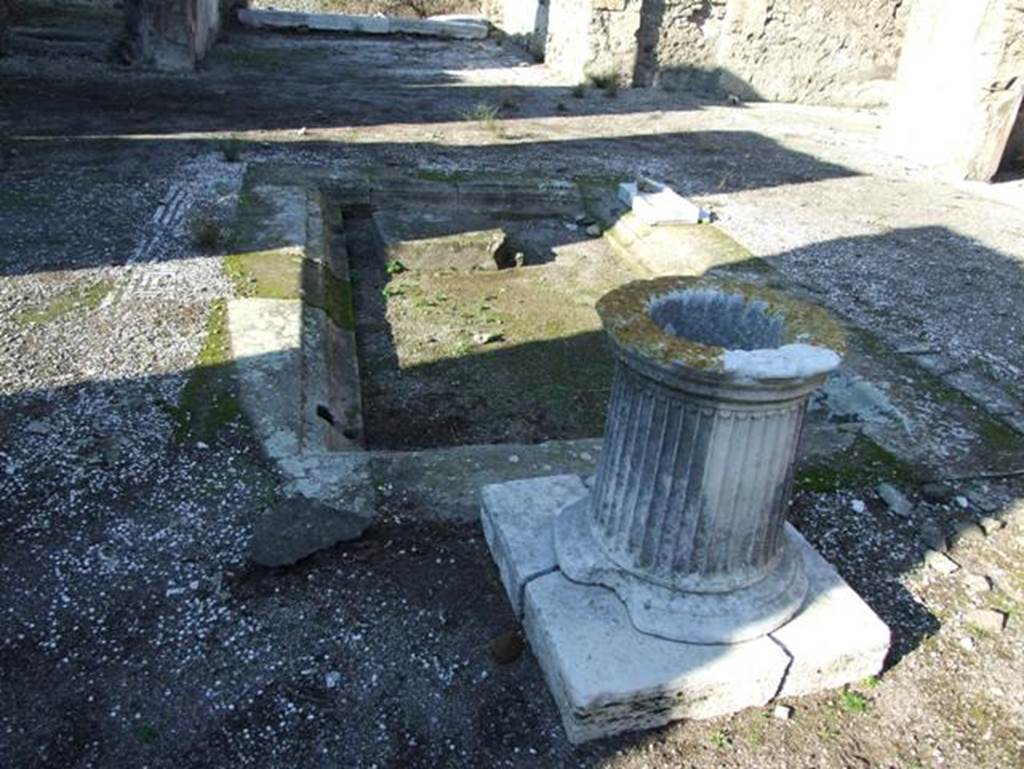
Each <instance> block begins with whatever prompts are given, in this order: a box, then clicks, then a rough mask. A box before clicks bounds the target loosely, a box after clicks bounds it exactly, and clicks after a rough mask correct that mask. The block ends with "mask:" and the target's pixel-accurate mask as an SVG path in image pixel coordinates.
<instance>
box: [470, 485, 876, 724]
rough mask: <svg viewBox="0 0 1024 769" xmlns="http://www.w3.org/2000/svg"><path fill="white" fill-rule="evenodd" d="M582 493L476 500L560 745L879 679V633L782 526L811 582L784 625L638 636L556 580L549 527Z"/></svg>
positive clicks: (621, 614)
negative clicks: (688, 639)
mask: <svg viewBox="0 0 1024 769" xmlns="http://www.w3.org/2000/svg"><path fill="white" fill-rule="evenodd" d="M586 495H587V489H586V487H585V486H584V485H583V483H582V481H581V480H580V479H579V478H578V477H577V476H573V475H561V476H551V477H546V478H532V479H528V480H520V481H513V482H510V483H502V484H494V485H491V486H485V487H484V488H483V490H482V493H481V498H482V516H481V519H482V523H483V527H484V534H485V536H486V538H487V542H488V544H489V545H490V547H491V554H492V555H493V557H494V559H495V562H496V563H497V565H498V569H499V572H500V573H501V577H502V583H503V584H504V586H505V590H506V592H507V593H508V596H509V600H510V601H511V602H512V605H513V607H514V608H515V610H516V613H517V614H518V615H519V616H520V617H521V618H522V621H523V625H524V627H525V630H526V635H527V637H528V639H529V641H530V646H531V648H532V649H533V653H534V655H535V656H536V658H537V660H538V662H539V663H540V665H541V668H542V669H543V671H544V676H545V679H546V680H547V682H548V686H549V688H550V689H551V693H552V695H553V696H554V699H555V702H556V703H557V705H558V708H559V711H560V712H561V715H562V721H563V724H564V726H565V730H566V733H567V735H568V737H569V739H570V741H572V742H574V743H580V742H585V741H587V740H591V739H596V738H599V737H607V736H610V735H613V734H618V733H620V732H624V731H632V730H637V729H646V728H651V727H655V726H661V725H663V724H666V723H669V722H671V721H674V720H677V719H681V718H697V719H700V718H712V717H715V716H720V715H724V714H727V713H731V712H735V711H737V710H742V709H743V708H746V707H758V706H763V705H765V704H766V703H768V702H770V701H771V700H772V699H774V698H776V697H780V696H783V697H789V696H797V695H801V694H808V693H810V692H814V691H819V690H822V689H828V688H834V687H838V686H842V685H843V684H846V683H850V682H854V681H858V680H861V679H863V678H865V677H867V676H869V675H873V674H875V673H877V672H878V671H879V670H881V668H882V664H883V662H884V661H885V656H886V654H887V653H888V650H889V629H888V627H886V625H885V624H884V623H883V622H882V621H881V620H880V619H879V618H878V617H877V615H875V613H874V612H873V611H872V610H871V609H870V608H869V607H868V606H867V604H865V603H864V602H863V601H862V600H861V599H860V597H859V596H858V595H857V594H856V593H855V592H854V591H853V590H852V589H851V588H850V587H849V586H848V585H847V584H846V583H845V582H844V581H843V579H842V578H841V577H840V576H839V575H838V573H836V571H835V569H833V568H832V567H831V566H830V565H829V564H828V563H827V562H826V561H825V560H824V559H823V558H822V557H821V556H820V555H818V553H817V552H816V551H815V550H814V548H813V547H811V546H810V544H808V543H807V541H806V540H805V539H804V538H803V537H802V536H801V535H800V534H799V532H797V531H796V529H794V528H792V527H791V526H788V525H787V529H786V533H787V536H789V537H790V539H791V541H792V543H793V545H794V547H795V548H796V549H797V551H798V552H799V553H800V557H801V558H802V559H803V562H804V567H805V569H806V573H807V576H808V579H809V581H810V590H809V592H808V597H807V599H806V601H805V602H804V605H803V607H802V608H801V610H800V611H799V612H798V613H797V615H796V616H795V617H794V618H793V619H792V620H790V621H789V622H788V623H786V624H785V625H783V626H782V627H780V628H779V629H777V630H775V631H773V632H772V633H769V634H768V635H765V636H761V637H760V638H757V639H754V640H751V641H746V642H744V643H736V644H688V643H680V642H676V641H668V640H665V639H663V638H658V637H655V636H652V635H646V634H644V633H640V632H639V631H637V630H636V628H634V627H633V625H632V624H631V622H630V620H629V616H628V614H627V613H626V610H625V607H624V606H623V604H622V603H621V601H620V600H619V599H618V597H617V596H616V595H615V594H614V593H613V592H612V591H610V590H608V589H606V588H602V587H597V586H594V585H583V584H579V583H576V582H572V581H571V580H569V579H567V578H566V577H565V576H564V575H563V574H562V573H561V572H560V571H559V570H558V564H557V562H556V560H555V553H554V546H553V541H552V536H553V534H552V531H553V528H552V524H553V521H554V518H555V517H556V516H557V515H558V514H559V512H560V511H561V510H562V509H563V508H564V507H566V506H568V505H570V504H572V503H573V502H576V501H578V500H580V499H582V498H584V497H585V496H586Z"/></svg>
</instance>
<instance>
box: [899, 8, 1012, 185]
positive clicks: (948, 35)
mask: <svg viewBox="0 0 1024 769" xmlns="http://www.w3.org/2000/svg"><path fill="white" fill-rule="evenodd" d="M1022 98H1024V0H972V2H964V1H963V0H916V2H915V3H914V5H913V7H912V11H911V16H910V20H909V23H908V27H907V34H906V38H905V40H904V44H903V52H902V54H901V56H900V64H899V70H898V72H897V79H896V93H895V95H894V97H893V100H892V108H891V110H890V114H889V117H888V122H887V126H886V131H887V143H888V144H889V146H890V148H891V149H892V150H893V151H895V152H897V153H899V154H901V155H903V156H905V157H907V158H909V159H911V160H913V161H915V162H918V163H922V164H925V165H928V166H932V167H934V168H936V169H937V170H939V171H941V172H943V173H944V174H947V175H951V176H955V177H957V178H961V179H962V178H967V179H978V180H988V179H991V178H992V176H993V175H994V174H995V173H996V171H997V170H998V169H999V166H1000V163H1001V162H1002V160H1003V157H1004V155H1005V153H1006V149H1007V144H1008V142H1009V140H1010V136H1011V133H1012V131H1013V128H1014V124H1015V121H1016V120H1017V115H1018V114H1019V112H1020V108H1021V100H1022Z"/></svg>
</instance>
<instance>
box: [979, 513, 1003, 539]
mask: <svg viewBox="0 0 1024 769" xmlns="http://www.w3.org/2000/svg"><path fill="white" fill-rule="evenodd" d="M978 525H979V526H980V527H981V530H982V531H984V532H985V536H989V535H991V534H993V533H994V532H997V531H999V530H1000V529H1001V528H1003V526H1005V525H1006V524H1004V523H1003V522H1002V521H1000V520H999V519H998V518H993V517H992V516H990V515H986V516H984V517H983V518H980V519H978Z"/></svg>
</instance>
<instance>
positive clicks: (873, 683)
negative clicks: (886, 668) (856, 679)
mask: <svg viewBox="0 0 1024 769" xmlns="http://www.w3.org/2000/svg"><path fill="white" fill-rule="evenodd" d="M879 683H880V681H879V680H878V676H868V677H867V678H865V679H864V680H863V681H861V682H860V685H861V686H863V687H864V688H865V689H874V688H876V687H877V686H878V684H879Z"/></svg>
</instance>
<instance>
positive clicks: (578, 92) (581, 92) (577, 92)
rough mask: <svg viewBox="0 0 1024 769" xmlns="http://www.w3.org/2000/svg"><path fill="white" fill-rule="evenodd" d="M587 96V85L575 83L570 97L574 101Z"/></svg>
mask: <svg viewBox="0 0 1024 769" xmlns="http://www.w3.org/2000/svg"><path fill="white" fill-rule="evenodd" d="M586 95H587V84H586V83H577V84H576V85H574V86H573V87H572V96H573V98H574V99H582V98H584V97H585V96H586Z"/></svg>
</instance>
